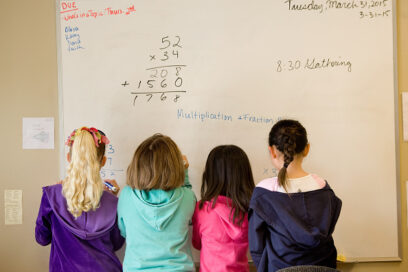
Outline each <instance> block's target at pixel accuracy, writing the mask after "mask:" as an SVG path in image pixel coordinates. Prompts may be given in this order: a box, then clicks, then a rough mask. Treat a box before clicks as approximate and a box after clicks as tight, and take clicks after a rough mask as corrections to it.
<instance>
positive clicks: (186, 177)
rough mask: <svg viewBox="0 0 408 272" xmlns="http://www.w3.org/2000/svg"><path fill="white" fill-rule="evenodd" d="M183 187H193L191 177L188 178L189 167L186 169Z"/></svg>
mask: <svg viewBox="0 0 408 272" xmlns="http://www.w3.org/2000/svg"><path fill="white" fill-rule="evenodd" d="M183 187H186V188H188V189H191V188H193V186H191V183H190V179H189V178H188V169H186V170H184V185H183Z"/></svg>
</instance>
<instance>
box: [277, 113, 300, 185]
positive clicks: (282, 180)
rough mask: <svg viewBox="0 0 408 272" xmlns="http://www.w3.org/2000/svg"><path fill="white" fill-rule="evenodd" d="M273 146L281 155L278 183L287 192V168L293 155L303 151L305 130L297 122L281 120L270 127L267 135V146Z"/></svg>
mask: <svg viewBox="0 0 408 272" xmlns="http://www.w3.org/2000/svg"><path fill="white" fill-rule="evenodd" d="M273 145H274V146H276V148H277V149H278V150H279V151H280V152H282V153H283V167H282V168H281V169H280V170H279V173H278V183H279V185H280V186H282V187H283V188H284V189H285V190H286V191H287V168H288V167H289V165H290V163H291V162H292V161H293V160H294V158H295V155H296V154H299V153H301V152H302V151H303V150H304V149H305V147H306V145H307V134H306V130H305V128H304V127H303V126H302V125H301V124H300V123H299V122H298V121H294V120H281V121H279V122H277V123H276V124H275V125H274V126H273V127H272V130H271V132H270V133H269V146H273Z"/></svg>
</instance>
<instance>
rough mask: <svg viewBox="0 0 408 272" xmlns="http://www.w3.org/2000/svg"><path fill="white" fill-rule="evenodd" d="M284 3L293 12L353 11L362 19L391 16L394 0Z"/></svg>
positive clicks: (296, 1) (319, 0) (290, 1)
mask: <svg viewBox="0 0 408 272" xmlns="http://www.w3.org/2000/svg"><path fill="white" fill-rule="evenodd" d="M283 3H284V5H286V6H287V8H288V9H289V10H290V11H292V12H301V11H303V12H316V13H326V12H331V11H341V10H342V11H353V12H356V14H358V15H359V17H360V19H376V18H384V17H389V16H391V8H392V7H391V6H392V0H285V1H283Z"/></svg>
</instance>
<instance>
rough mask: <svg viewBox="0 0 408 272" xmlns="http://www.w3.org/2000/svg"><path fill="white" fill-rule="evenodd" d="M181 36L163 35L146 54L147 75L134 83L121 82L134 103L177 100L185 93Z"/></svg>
mask: <svg viewBox="0 0 408 272" xmlns="http://www.w3.org/2000/svg"><path fill="white" fill-rule="evenodd" d="M182 48H183V46H182V42H181V37H180V36H178V35H174V36H169V35H166V36H163V37H161V39H160V44H159V46H158V48H157V49H156V50H154V51H153V52H151V53H150V54H149V56H148V61H149V62H150V63H151V64H152V66H151V67H148V68H146V69H145V71H146V78H144V79H139V80H137V81H135V82H128V81H124V82H122V83H121V85H122V86H123V87H125V88H128V89H130V94H131V95H132V101H133V106H135V105H136V103H137V102H138V101H140V102H151V101H154V100H159V101H162V102H164V101H173V102H175V103H177V102H178V101H179V100H180V98H181V96H182V95H183V94H185V93H187V91H186V90H184V89H183V84H184V81H183V71H184V69H185V68H186V67H187V65H185V64H182V63H180V59H181V57H182Z"/></svg>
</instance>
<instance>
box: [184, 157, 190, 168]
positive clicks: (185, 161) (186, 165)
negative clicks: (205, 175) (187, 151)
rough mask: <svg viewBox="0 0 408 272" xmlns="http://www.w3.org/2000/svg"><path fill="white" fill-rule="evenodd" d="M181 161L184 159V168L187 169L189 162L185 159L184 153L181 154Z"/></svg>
mask: <svg viewBox="0 0 408 272" xmlns="http://www.w3.org/2000/svg"><path fill="white" fill-rule="evenodd" d="M183 161H184V168H185V169H188V167H189V166H190V164H189V163H188V160H187V156H186V155H183Z"/></svg>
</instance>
